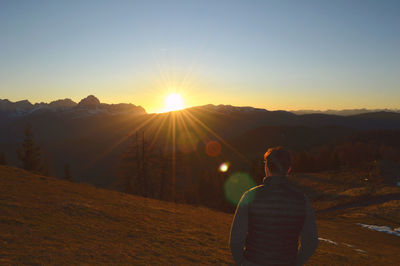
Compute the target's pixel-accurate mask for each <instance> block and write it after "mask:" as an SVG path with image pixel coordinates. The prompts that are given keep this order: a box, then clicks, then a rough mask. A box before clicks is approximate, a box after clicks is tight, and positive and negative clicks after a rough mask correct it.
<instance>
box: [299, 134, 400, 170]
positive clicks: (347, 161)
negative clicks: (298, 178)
mask: <svg viewBox="0 0 400 266" xmlns="http://www.w3.org/2000/svg"><path fill="white" fill-rule="evenodd" d="M292 157H293V170H294V171H297V172H320V171H326V170H340V169H350V168H354V167H358V166H360V165H364V164H366V163H371V162H374V161H379V160H390V161H394V162H400V156H399V153H398V152H397V150H396V149H395V148H394V147H392V146H389V145H387V144H385V143H378V142H373V141H368V142H367V141H357V142H352V141H346V142H344V143H341V144H339V145H336V146H327V145H325V146H322V147H319V148H316V149H313V150H310V151H301V152H298V153H293V155H292Z"/></svg>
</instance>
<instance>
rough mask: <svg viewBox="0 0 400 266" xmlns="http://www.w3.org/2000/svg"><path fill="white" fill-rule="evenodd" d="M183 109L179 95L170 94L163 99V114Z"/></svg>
mask: <svg viewBox="0 0 400 266" xmlns="http://www.w3.org/2000/svg"><path fill="white" fill-rule="evenodd" d="M181 109H183V100H182V97H181V95H180V94H177V93H172V94H170V95H168V96H167V98H165V108H164V112H170V111H177V110H181Z"/></svg>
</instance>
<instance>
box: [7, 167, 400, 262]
mask: <svg viewBox="0 0 400 266" xmlns="http://www.w3.org/2000/svg"><path fill="white" fill-rule="evenodd" d="M357 219H358V220H357ZM231 220H232V214H226V213H221V212H217V211H213V210H210V209H206V208H203V207H196V206H190V205H181V204H174V203H169V202H161V201H157V200H152V199H146V198H141V197H136V196H132V195H127V194H123V193H119V192H115V191H109V190H104V189H99V188H95V187H93V186H91V185H86V184H74V183H70V182H66V181H62V180H57V179H54V178H50V177H44V176H39V175H34V174H31V173H28V172H26V171H23V170H20V169H17V168H12V167H6V166H0V264H1V265H10V264H13V265H15V264H29V265H41V264H46V265H48V264H50V265H52V264H57V265H73V264H100V265H103V264H125V265H126V264H130V265H132V264H135V265H144V264H159V265H200V264H202V265H226V264H231V263H232V260H231V257H230V252H229V249H228V238H229V229H230V222H231ZM356 222H360V220H359V218H353V217H345V216H340V215H337V214H335V215H331V216H329V215H326V214H325V215H323V216H321V217H319V216H318V229H319V237H320V238H321V239H320V244H319V248H318V250H317V252H316V254H315V255H314V256H313V257H312V259H311V260H310V261H309V264H308V265H395V264H398V263H399V262H400V255H399V254H400V237H397V236H393V235H389V234H384V233H381V232H376V231H372V230H368V229H366V228H363V227H361V226H358V225H356V224H355V223H356Z"/></svg>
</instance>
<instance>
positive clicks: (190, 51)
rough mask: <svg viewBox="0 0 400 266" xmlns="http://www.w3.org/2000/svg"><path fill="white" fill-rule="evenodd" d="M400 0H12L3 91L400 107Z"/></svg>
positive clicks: (154, 100)
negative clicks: (170, 95) (173, 93)
mask: <svg viewBox="0 0 400 266" xmlns="http://www.w3.org/2000/svg"><path fill="white" fill-rule="evenodd" d="M399 14H400V1H380V0H376V1H367V0H360V1H351V0H347V1H338V0H335V1H327V0H326V1H325V0H317V1H266V0H265V1H221V0H213V1H191V0H188V1H166V0H160V1H151V0H147V1H133V0H132V1H111V0H110V1H100V0H93V1H89V0H68V1H67V0H66V1H56V0H51V1H39V0H37V1H30V0H28V1H19V0H11V1H6V0H0V99H4V98H8V99H10V100H12V101H16V100H22V99H29V100H30V101H31V102H41V101H45V102H48V101H51V100H55V99H59V98H71V99H73V100H75V101H79V100H80V99H81V98H83V97H85V96H87V95H89V94H94V95H96V96H97V97H98V98H99V99H100V100H101V101H102V102H106V103H119V102H131V103H134V104H137V105H142V106H143V107H144V108H146V110H147V111H148V112H156V111H160V110H161V109H162V108H163V105H164V98H165V97H166V95H167V94H168V93H170V92H179V93H181V94H182V95H183V98H184V101H185V105H186V106H193V105H203V104H208V103H213V104H232V105H237V106H254V107H261V108H266V109H269V110H276V109H285V110H297V109H321V110H325V109H345V108H400V15H399Z"/></svg>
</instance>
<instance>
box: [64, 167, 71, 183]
mask: <svg viewBox="0 0 400 266" xmlns="http://www.w3.org/2000/svg"><path fill="white" fill-rule="evenodd" d="M64 179H65V180H68V181H71V182H72V176H71V170H70V166H69V164H68V163H66V164H65V165H64Z"/></svg>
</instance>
